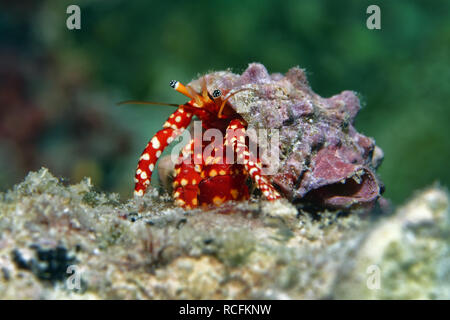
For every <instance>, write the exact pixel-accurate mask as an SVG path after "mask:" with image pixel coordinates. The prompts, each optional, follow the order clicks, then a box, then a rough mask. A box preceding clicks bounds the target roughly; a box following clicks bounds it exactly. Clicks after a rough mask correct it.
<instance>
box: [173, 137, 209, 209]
mask: <svg viewBox="0 0 450 320" xmlns="http://www.w3.org/2000/svg"><path fill="white" fill-rule="evenodd" d="M194 141H195V140H194V139H192V140H191V141H190V143H188V144H187V145H186V146H185V147H184V148H183V149H182V150H181V154H180V157H179V159H178V163H177V164H176V165H175V178H174V181H173V184H172V186H173V190H174V192H173V198H174V200H175V201H174V202H175V204H176V205H178V206H180V207H183V208H187V209H190V208H193V207H197V206H198V199H197V195H198V184H199V182H200V181H201V180H202V178H201V176H200V172H201V171H202V165H200V164H194V161H193V156H194ZM186 159H189V160H190V161H188V162H185V160H186Z"/></svg>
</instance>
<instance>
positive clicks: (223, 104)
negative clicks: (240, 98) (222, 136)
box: [217, 88, 256, 119]
mask: <svg viewBox="0 0 450 320" xmlns="http://www.w3.org/2000/svg"><path fill="white" fill-rule="evenodd" d="M245 90H254V91H256V90H255V89H253V88H242V89H239V90H237V91H235V92H232V93H230V94H228V96H226V97H225V99H224V100H223V101H222V104H221V105H220V109H219V112H218V113H217V117H218V118H219V119H220V118H222V112H223V108H225V104H226V103H227V101H228V99H230V98H231V97H232V96H234V95H235V94H236V93H239V92H242V91H245Z"/></svg>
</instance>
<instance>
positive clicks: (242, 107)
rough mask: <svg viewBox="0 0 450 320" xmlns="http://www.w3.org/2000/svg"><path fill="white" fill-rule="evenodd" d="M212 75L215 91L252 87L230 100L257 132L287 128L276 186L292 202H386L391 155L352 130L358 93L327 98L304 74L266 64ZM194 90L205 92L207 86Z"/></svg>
mask: <svg viewBox="0 0 450 320" xmlns="http://www.w3.org/2000/svg"><path fill="white" fill-rule="evenodd" d="M205 77H206V82H207V87H208V90H209V91H210V92H213V91H214V90H216V89H220V90H222V91H224V92H232V91H233V90H239V89H242V88H249V89H251V90H244V91H241V92H239V93H237V94H235V95H234V96H233V97H232V98H230V100H229V102H230V104H231V106H232V107H233V108H234V109H235V110H236V111H237V112H238V113H239V114H241V115H242V116H243V118H244V119H245V120H246V121H247V122H248V124H249V128H255V129H260V128H262V129H268V130H270V129H278V130H279V132H280V134H279V136H280V151H281V152H280V159H279V165H278V169H277V172H276V174H275V175H274V177H273V182H274V183H275V184H276V185H277V186H278V187H279V188H280V189H281V191H282V192H283V193H284V195H285V196H286V197H288V198H289V199H290V200H291V201H296V200H300V199H303V200H307V201H310V202H313V203H315V204H318V205H320V206H326V207H333V208H349V207H352V206H355V205H371V204H373V203H374V202H375V201H376V200H377V199H378V197H379V196H380V194H381V192H382V189H383V188H382V186H381V185H380V182H379V180H378V178H377V176H376V175H375V173H374V172H375V169H376V167H377V166H378V165H379V164H380V163H381V160H382V158H383V152H382V151H381V149H380V148H378V147H377V146H376V145H375V142H374V140H373V139H371V138H368V137H366V136H364V135H362V134H360V133H358V132H357V131H356V130H355V128H354V127H353V125H352V123H353V120H354V118H355V116H356V114H357V113H358V111H359V109H360V108H361V107H360V103H359V99H358V97H357V96H356V94H355V93H354V92H352V91H343V92H342V93H340V94H338V95H335V96H332V97H331V98H322V97H321V96H319V95H318V94H316V93H314V92H313V91H312V89H311V88H310V86H309V84H308V81H307V79H306V76H305V73H304V71H303V70H302V69H300V68H297V67H295V68H292V69H290V70H289V71H288V72H287V73H286V75H281V74H279V73H276V74H272V75H270V74H269V73H268V72H267V70H266V68H265V67H264V66H263V65H262V64H258V63H252V64H250V65H249V67H248V68H247V70H245V72H244V73H243V74H242V75H237V74H234V73H232V72H229V71H219V72H213V73H210V74H207V75H206V76H205ZM191 85H192V86H193V87H195V88H197V89H198V88H199V81H198V80H194V81H193V82H191Z"/></svg>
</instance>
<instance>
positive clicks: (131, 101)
mask: <svg viewBox="0 0 450 320" xmlns="http://www.w3.org/2000/svg"><path fill="white" fill-rule="evenodd" d="M122 104H151V105H157V106H171V107H179V105H178V104H175V103H165V102H154V101H137V100H127V101H122V102H119V103H118V104H117V105H119V106H120V105H122Z"/></svg>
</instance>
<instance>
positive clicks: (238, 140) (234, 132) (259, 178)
mask: <svg viewBox="0 0 450 320" xmlns="http://www.w3.org/2000/svg"><path fill="white" fill-rule="evenodd" d="M245 131H246V130H245V125H244V123H243V122H242V121H241V120H239V119H234V120H231V122H230V124H229V125H228V128H227V133H226V134H225V146H227V147H232V148H233V150H234V151H235V152H236V155H237V158H238V159H240V160H243V162H244V166H245V169H246V170H247V172H248V173H249V175H250V177H251V179H252V181H254V182H255V184H256V186H257V188H258V189H259V190H261V192H262V193H263V194H264V196H265V197H266V198H267V200H275V199H279V198H281V195H280V194H279V193H278V192H277V191H276V190H275V188H274V187H273V186H272V184H271V183H270V182H269V181H268V180H267V178H266V177H265V176H263V175H262V172H261V168H262V164H261V161H260V160H259V159H258V158H256V157H255V159H250V152H249V150H248V147H247V145H246V144H245Z"/></svg>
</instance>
